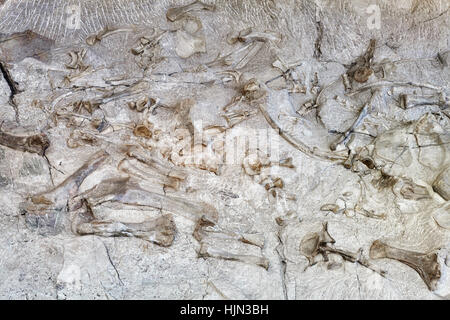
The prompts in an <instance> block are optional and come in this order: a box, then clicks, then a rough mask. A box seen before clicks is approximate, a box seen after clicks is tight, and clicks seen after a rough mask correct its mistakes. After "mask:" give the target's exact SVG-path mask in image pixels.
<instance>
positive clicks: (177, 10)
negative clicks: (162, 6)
mask: <svg viewBox="0 0 450 320" xmlns="http://www.w3.org/2000/svg"><path fill="white" fill-rule="evenodd" d="M215 8H216V7H215V6H214V5H209V4H205V3H203V2H201V1H200V0H197V1H194V2H192V3H191V4H188V5H185V6H181V7H174V8H170V9H169V10H167V13H166V17H167V20H169V21H172V22H174V21H176V20H178V19H180V18H181V17H182V16H183V15H184V14H185V13H187V12H190V11H200V10H208V11H214V10H215Z"/></svg>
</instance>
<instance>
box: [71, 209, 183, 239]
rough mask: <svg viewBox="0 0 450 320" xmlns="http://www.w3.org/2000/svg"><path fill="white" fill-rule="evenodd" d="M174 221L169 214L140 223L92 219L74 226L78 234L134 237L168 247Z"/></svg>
mask: <svg viewBox="0 0 450 320" xmlns="http://www.w3.org/2000/svg"><path fill="white" fill-rule="evenodd" d="M175 231H176V228H175V223H174V221H173V219H172V216H171V215H170V214H166V215H162V216H160V217H158V218H156V219H153V220H147V221H144V222H141V223H123V222H114V221H99V220H93V221H90V222H85V223H81V224H79V225H77V226H76V232H77V233H78V234H80V235H86V234H95V235H97V236H102V237H136V238H141V239H144V240H147V241H149V242H153V243H156V244H158V245H160V246H163V247H169V246H170V245H171V244H172V242H173V240H174V238H175Z"/></svg>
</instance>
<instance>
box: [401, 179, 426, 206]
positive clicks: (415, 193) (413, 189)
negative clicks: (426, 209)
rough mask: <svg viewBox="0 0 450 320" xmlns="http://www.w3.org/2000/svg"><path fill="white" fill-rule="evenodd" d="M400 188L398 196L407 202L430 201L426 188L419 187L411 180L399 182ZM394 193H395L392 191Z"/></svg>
mask: <svg viewBox="0 0 450 320" xmlns="http://www.w3.org/2000/svg"><path fill="white" fill-rule="evenodd" d="M400 184H401V186H400V191H399V193H400V195H401V196H402V197H403V198H404V199H407V200H416V201H417V200H424V199H431V196H430V194H429V193H428V190H427V188H425V187H424V186H420V185H418V184H415V183H414V182H412V181H411V180H405V179H402V180H401V183H400ZM394 192H395V191H394Z"/></svg>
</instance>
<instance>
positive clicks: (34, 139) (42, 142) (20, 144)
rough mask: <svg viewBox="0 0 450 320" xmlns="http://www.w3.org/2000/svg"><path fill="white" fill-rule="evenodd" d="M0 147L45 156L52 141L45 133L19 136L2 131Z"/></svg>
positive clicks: (0, 133) (0, 132) (0, 131)
mask: <svg viewBox="0 0 450 320" xmlns="http://www.w3.org/2000/svg"><path fill="white" fill-rule="evenodd" d="M0 145H3V146H6V147H9V148H11V149H14V150H19V151H25V152H30V153H37V154H39V155H43V154H44V152H45V150H46V149H47V148H48V147H49V146H50V140H49V139H48V138H47V135H46V134H45V133H38V134H33V135H29V136H17V135H13V134H10V133H6V132H4V131H2V130H0Z"/></svg>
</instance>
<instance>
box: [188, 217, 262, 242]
mask: <svg viewBox="0 0 450 320" xmlns="http://www.w3.org/2000/svg"><path fill="white" fill-rule="evenodd" d="M193 235H194V238H195V239H196V240H197V241H199V242H201V241H202V240H203V239H204V238H205V237H214V238H221V239H230V240H237V241H240V242H243V243H247V244H251V245H254V246H257V247H260V248H263V247H264V235H262V234H260V233H244V234H241V233H237V232H233V231H228V230H224V229H222V228H220V227H219V226H217V225H216V224H215V223H214V222H212V221H210V220H209V219H208V218H206V217H204V216H203V217H201V218H200V219H199V220H198V222H197V224H196V226H195V230H194V233H193Z"/></svg>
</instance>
